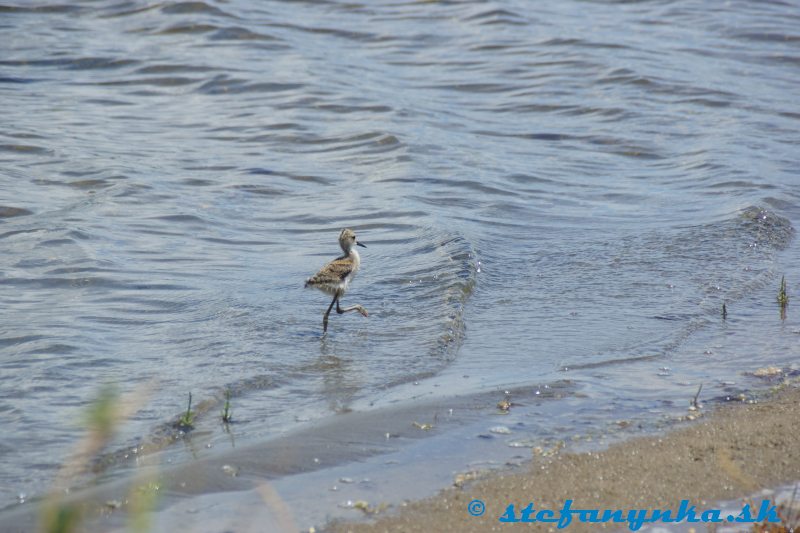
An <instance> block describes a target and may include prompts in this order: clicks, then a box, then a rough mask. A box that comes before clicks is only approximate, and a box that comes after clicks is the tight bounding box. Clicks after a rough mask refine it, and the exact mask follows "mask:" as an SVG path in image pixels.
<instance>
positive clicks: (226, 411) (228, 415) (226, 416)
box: [222, 389, 233, 424]
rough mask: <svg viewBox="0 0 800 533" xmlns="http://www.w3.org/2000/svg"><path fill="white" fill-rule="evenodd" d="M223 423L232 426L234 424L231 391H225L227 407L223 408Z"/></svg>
mask: <svg viewBox="0 0 800 533" xmlns="http://www.w3.org/2000/svg"><path fill="white" fill-rule="evenodd" d="M222 422H224V423H225V424H230V423H231V422H233V410H232V409H231V390H230V389H225V406H224V407H223V408H222Z"/></svg>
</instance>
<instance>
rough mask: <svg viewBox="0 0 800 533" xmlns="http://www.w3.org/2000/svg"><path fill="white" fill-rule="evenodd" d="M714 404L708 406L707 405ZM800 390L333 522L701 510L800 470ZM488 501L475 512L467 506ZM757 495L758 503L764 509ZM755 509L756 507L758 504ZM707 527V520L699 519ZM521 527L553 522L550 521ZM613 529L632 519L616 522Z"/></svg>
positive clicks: (371, 526) (477, 523) (440, 525)
mask: <svg viewBox="0 0 800 533" xmlns="http://www.w3.org/2000/svg"><path fill="white" fill-rule="evenodd" d="M705 411H708V409H705ZM798 422H800V390H798V389H797V388H794V387H792V388H790V389H787V390H784V391H782V392H780V393H778V394H776V395H775V396H774V397H773V398H770V399H769V400H767V401H761V402H760V403H756V404H746V405H743V404H736V405H725V406H722V407H720V408H718V409H716V410H715V411H713V412H706V413H705V416H703V417H702V418H701V419H700V420H698V421H697V422H694V423H692V424H690V425H689V426H687V427H683V428H679V429H676V430H674V431H671V432H669V433H667V434H666V435H661V436H652V437H642V438H636V439H633V440H629V441H625V442H622V443H619V444H616V445H613V446H611V447H609V448H608V449H607V450H605V451H600V452H592V453H566V452H562V453H561V454H557V455H554V456H550V457H542V456H539V457H534V458H533V461H532V463H531V464H530V466H529V467H528V468H527V469H526V471H524V472H515V473H510V474H508V473H507V474H503V475H495V476H490V477H487V478H485V479H481V480H477V481H474V482H472V483H470V484H466V485H465V486H463V487H462V488H455V487H453V488H448V489H446V490H444V491H442V492H441V493H440V494H439V495H437V496H436V497H433V498H430V499H427V500H423V501H419V502H412V503H408V504H407V505H403V506H401V508H400V510H399V511H396V512H391V511H390V512H388V513H387V514H385V515H379V517H378V518H377V519H376V520H375V521H373V522H371V523H352V522H334V523H332V524H330V525H329V526H328V527H326V528H325V530H326V531H328V530H330V531H334V532H351V531H352V532H354V533H358V532H364V533H366V532H383V531H404V532H405V531H426V532H427V531H460V532H461V531H495V530H500V529H505V528H508V527H512V528H513V527H514V525H510V526H509V525H507V524H503V523H500V522H499V521H498V518H499V517H500V516H501V515H502V514H503V513H504V512H505V510H506V507H507V506H508V504H509V503H514V504H515V505H516V509H517V513H518V514H517V516H519V510H520V509H522V508H523V507H524V506H526V505H527V504H528V503H529V502H533V504H534V508H535V509H536V510H539V509H552V510H554V511H556V516H558V510H559V509H561V508H562V506H563V504H564V501H565V500H567V499H571V500H573V501H574V503H573V505H572V508H573V509H600V510H603V509H611V510H616V509H621V510H623V512H625V513H627V510H629V509H674V510H677V509H678V507H679V503H680V501H681V500H690V504H691V505H695V506H696V507H697V514H698V516H699V515H700V513H701V512H702V511H704V510H706V509H713V508H715V502H719V501H721V500H732V499H735V498H740V497H746V496H748V495H752V494H753V493H754V492H755V491H757V490H759V489H762V488H772V487H776V486H777V485H780V484H784V483H788V482H794V481H797V480H800V438H798V436H800V433H798V427H800V426H799V425H798ZM473 499H480V500H482V501H483V502H485V505H486V507H485V509H486V511H485V514H483V515H482V516H481V517H473V516H471V515H470V514H469V513H468V512H467V506H468V504H469V503H470V502H471V501H472V500H473ZM758 503H759V502H756V505H755V507H754V510H755V511H757V510H758ZM754 514H755V513H754ZM697 526H698V527H699V530H704V529H705V527H706V526H705V525H704V524H697ZM516 527H523V528H525V529H526V531H527V530H528V528H535V529H536V530H546V529H553V530H555V527H554V525H553V524H541V523H536V524H517V525H516ZM599 527H601V526H600V525H599V524H580V523H577V520H573V522H572V524H571V525H570V526H569V531H596V530H597V529H598V528H599ZM606 527H607V528H608V529H609V530H619V529H625V528H626V524H611V525H608V526H606Z"/></svg>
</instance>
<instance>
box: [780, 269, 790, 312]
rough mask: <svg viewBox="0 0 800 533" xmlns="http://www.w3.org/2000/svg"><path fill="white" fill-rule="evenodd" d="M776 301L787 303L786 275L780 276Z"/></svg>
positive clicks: (782, 303) (783, 304)
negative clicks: (779, 286)
mask: <svg viewBox="0 0 800 533" xmlns="http://www.w3.org/2000/svg"><path fill="white" fill-rule="evenodd" d="M778 303H779V304H781V305H782V306H785V305H786V304H788V303H789V295H788V294H787V293H786V276H781V288H780V290H779V291H778Z"/></svg>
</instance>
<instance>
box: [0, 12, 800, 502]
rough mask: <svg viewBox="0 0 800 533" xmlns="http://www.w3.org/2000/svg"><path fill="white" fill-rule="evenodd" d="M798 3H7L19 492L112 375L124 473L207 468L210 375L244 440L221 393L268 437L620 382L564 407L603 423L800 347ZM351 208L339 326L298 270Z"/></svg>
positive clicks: (5, 284) (10, 378) (5, 238)
mask: <svg viewBox="0 0 800 533" xmlns="http://www.w3.org/2000/svg"><path fill="white" fill-rule="evenodd" d="M0 1H2V0H0ZM798 27H800V10H798V6H797V5H796V4H793V3H791V2H789V3H784V2H777V1H776V2H757V3H754V2H739V1H733V2H728V3H727V4H726V5H725V6H724V7H723V6H716V7H715V8H714V9H711V10H709V7H708V5H707V4H706V3H704V2H699V1H691V0H686V1H671V2H625V3H618V2H600V1H598V2H578V1H568V2H546V3H537V4H536V6H535V8H534V6H532V5H531V4H530V3H528V2H522V1H508V2H503V3H500V2H491V1H465V2H402V1H400V2H370V3H365V4H358V3H352V2H335V1H331V2H285V1H275V2H255V1H252V0H233V1H230V2H223V1H217V2H214V1H211V0H208V1H206V2H173V1H163V2H155V3H154V2H142V1H137V0H130V1H119V0H114V1H112V0H101V1H93V2H71V3H63V4H56V3H47V2H39V1H36V2H34V1H31V2H9V1H8V0H5V1H3V3H2V4H0V43H2V47H1V48H0V49H1V50H2V54H1V57H0V116H2V117H3V119H2V122H0V180H1V181H0V183H2V188H0V206H3V207H0V242H1V243H2V244H1V246H2V251H3V254H2V255H1V256H0V287H2V291H0V304H1V305H2V307H3V309H4V312H3V314H2V316H1V317H0V378H1V379H0V424H2V426H3V427H4V429H5V431H4V432H3V435H2V437H0V461H2V463H1V464H2V468H0V507H7V506H13V505H15V504H16V503H17V498H18V495H19V493H25V494H26V498H27V499H31V498H32V497H33V498H35V497H36V496H37V495H40V494H42V493H43V492H44V491H46V490H47V488H48V487H49V486H50V485H51V484H52V482H53V479H54V476H55V473H56V472H57V469H58V468H59V465H61V464H62V463H63V461H64V460H65V459H66V457H67V456H68V453H69V450H70V449H71V447H72V446H74V443H75V442H76V441H77V439H78V438H79V437H80V436H81V434H82V420H81V413H82V412H83V411H84V409H85V407H86V406H87V405H88V404H89V403H90V402H91V401H92V399H94V398H95V397H96V395H97V391H98V390H99V388H100V387H101V385H103V384H106V383H112V384H116V385H117V386H118V387H119V388H120V389H121V390H123V391H132V390H137V387H146V389H145V390H146V391H147V393H146V400H144V403H143V405H142V407H141V408H140V409H139V410H138V411H137V412H136V413H135V414H134V415H133V416H132V417H131V419H130V420H128V421H127V423H126V424H125V425H124V427H122V428H121V429H120V433H119V435H118V436H117V437H116V439H115V441H114V443H113V444H112V445H111V446H109V449H108V450H107V456H106V459H107V460H106V461H105V462H104V464H105V465H106V467H107V470H109V471H111V472H115V471H116V472H125V471H126V469H127V468H130V467H131V465H130V461H129V460H126V459H125V457H126V456H127V455H129V453H128V452H129V451H130V450H131V449H132V448H134V447H137V446H141V445H148V446H152V447H153V448H166V449H167V451H170V453H172V454H173V455H174V457H173V458H172V459H171V460H174V461H176V462H178V463H181V462H186V461H188V460H190V458H191V455H192V454H191V453H185V452H183V451H181V450H178V449H177V448H180V447H176V446H174V445H170V444H169V443H170V441H171V439H172V438H173V437H174V434H175V432H174V429H173V428H172V426H171V423H172V422H173V421H174V420H175V419H176V418H177V416H179V414H180V413H181V411H182V410H183V409H184V408H185V403H186V398H187V395H188V393H189V392H192V393H193V397H194V399H195V402H196V404H199V405H200V410H201V413H200V416H199V417H198V422H197V425H198V429H197V430H196V431H198V432H201V434H205V435H206V438H207V439H208V441H209V442H210V443H212V444H214V445H215V446H216V447H217V448H221V447H225V446H226V443H227V442H228V436H227V435H226V434H225V433H224V432H223V431H222V429H221V428H220V426H219V423H218V421H217V420H216V417H217V410H218V409H219V406H220V401H221V399H222V397H223V395H224V391H225V390H226V389H227V390H230V391H231V393H232V396H233V402H234V409H235V410H234V416H235V417H236V419H237V420H238V423H237V424H236V425H235V433H236V439H237V444H238V445H242V444H243V443H244V444H247V443H250V444H253V443H258V442H262V441H264V440H269V439H271V438H274V437H275V436H276V435H282V434H284V433H286V432H287V431H291V430H292V429H294V428H297V427H303V428H306V427H311V428H312V430H311V431H313V427H314V424H315V423H317V422H321V421H331V420H334V421H335V420H336V418H335V417H337V416H341V414H342V413H347V412H349V411H359V410H362V409H363V410H368V409H369V408H370V407H372V406H376V405H378V406H379V405H389V404H400V405H402V404H403V403H404V402H409V401H411V400H412V399H413V398H416V397H418V396H419V395H421V394H430V395H434V396H447V395H452V394H456V393H458V394H472V393H474V394H478V393H480V392H481V391H486V390H500V389H502V388H503V387H513V386H517V387H523V388H525V387H527V386H530V385H531V384H536V386H541V385H543V384H553V385H554V384H556V383H558V382H559V380H563V379H564V378H568V379H571V380H572V382H573V383H574V384H577V385H574V386H575V387H578V388H580V389H581V390H582V392H581V394H582V395H584V396H588V397H590V398H597V399H600V400H608V401H609V403H608V404H607V406H605V407H598V408H596V409H588V408H587V410H586V411H580V410H578V409H577V408H576V404H575V403H574V402H577V401H578V400H577V398H578V397H580V395H579V396H578V397H576V396H574V395H573V394H572V393H565V398H571V399H569V400H568V399H562V400H561V401H555V402H552V403H553V406H552V407H548V409H550V410H551V411H552V412H555V413H562V414H564V415H568V416H571V415H574V414H576V413H578V412H582V413H584V415H585V416H586V417H587V420H594V421H596V424H597V426H603V425H604V424H606V423H607V422H609V421H613V420H614V419H615V418H616V417H618V416H619V414H618V410H620V409H622V410H623V411H624V412H625V413H626V415H627V416H631V417H636V416H638V417H643V418H646V417H647V416H648V413H649V409H651V408H653V405H654V404H655V403H657V402H658V401H659V399H660V398H665V397H672V396H674V397H681V398H684V397H687V392H686V391H687V390H689V389H691V393H692V394H693V392H694V390H695V389H696V384H697V382H699V381H704V382H705V383H706V384H707V385H706V387H707V389H706V390H711V391H713V390H714V387H715V385H714V384H713V383H716V389H717V393H720V394H721V393H723V392H724V390H725V382H724V380H723V377H725V376H727V378H726V379H729V378H731V376H733V377H736V376H740V374H741V372H742V371H744V370H747V371H752V370H754V369H755V368H757V367H758V366H764V365H767V364H775V363H778V364H787V365H788V364H790V363H791V362H792V361H796V357H797V355H798V353H797V348H796V346H797V343H796V338H797V337H796V335H797V334H796V330H797V328H796V327H795V324H796V321H795V319H794V318H793V317H792V313H791V312H790V313H789V316H788V318H787V319H786V321H785V322H781V321H780V320H779V318H778V313H777V309H776V308H775V304H774V294H775V289H776V288H777V285H778V280H779V278H780V275H781V274H782V273H784V272H787V273H788V274H789V278H788V279H789V282H790V293H791V292H792V291H793V290H794V287H796V286H797V285H796V283H797V279H798V276H797V275H796V276H795V277H794V278H792V277H791V274H792V272H794V273H796V274H798V275H800V272H798V271H796V270H794V271H793V270H792V265H793V264H794V263H793V262H794V261H795V260H796V259H798V249H797V245H796V242H795V240H794V229H793V228H794V227H796V226H797V223H798V220H800V206H799V205H798V202H799V201H800V179H799V178H798V170H800V157H798V155H797V149H796V145H797V142H798V133H800V98H798V91H797V81H798V75H800V73H799V72H798V66H800V46H799V45H798V43H800V33H798V30H797V28H798ZM343 227H352V228H354V229H355V230H356V231H357V233H358V235H359V239H360V240H361V241H363V242H364V243H366V244H367V246H368V248H367V249H366V250H364V251H362V270H361V272H359V275H358V277H357V278H356V280H355V281H354V283H353V284H352V286H351V290H350V292H349V293H348V294H347V295H346V296H345V298H344V304H345V305H352V304H354V303H360V304H362V305H364V306H365V307H366V308H367V309H368V310H369V311H370V317H369V318H367V319H364V318H362V317H360V316H357V315H354V314H348V315H343V316H338V315H334V316H332V317H331V323H330V327H329V334H328V335H327V337H325V338H321V335H320V334H321V321H322V313H323V312H324V310H325V308H326V306H327V305H328V303H329V301H328V298H327V297H326V296H324V295H322V294H321V293H319V292H317V291H309V290H303V288H302V286H303V282H304V280H305V279H306V278H307V277H308V276H310V275H311V274H313V273H314V272H315V271H316V269H317V268H319V267H320V266H321V265H322V264H324V262H325V261H327V260H328V259H330V258H332V257H334V256H335V255H336V254H337V253H338V252H339V250H338V247H337V244H336V237H337V235H338V232H339V231H340V230H341V228H343ZM723 302H726V303H727V305H728V307H729V308H730V309H731V318H730V319H729V320H728V322H726V323H724V324H723V323H721V322H720V320H719V312H720V307H721V305H722V303H723ZM748 324H749V326H748ZM756 325H757V327H756ZM704 350H705V351H708V352H710V353H704ZM709 380H711V381H712V382H713V383H711V384H709ZM714 380H716V381H714ZM415 383H420V385H419V386H417V385H414V384H415ZM739 386H744V387H745V388H746V387H748V386H751V385H748V382H746V381H745V382H744V383H739ZM423 390H425V391H427V392H425V393H422V392H421V391H423ZM568 390H571V389H569V388H568ZM712 394H714V392H712ZM689 395H691V394H689ZM612 398H613V401H611V400H610V399H612ZM611 407H613V409H612V408H611ZM489 425H496V424H494V423H491V422H487V427H489ZM537 427H539V426H537ZM540 429H541V427H540ZM548 431H549V433H548V436H551V437H558V436H559V430H558V428H549V430H548ZM564 431H566V430H563V431H562V433H563V432H564ZM562 436H563V435H562Z"/></svg>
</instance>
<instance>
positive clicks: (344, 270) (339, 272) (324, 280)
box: [306, 258, 353, 285]
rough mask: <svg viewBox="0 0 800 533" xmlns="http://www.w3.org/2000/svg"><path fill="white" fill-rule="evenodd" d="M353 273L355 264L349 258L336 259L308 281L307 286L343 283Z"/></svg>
mask: <svg viewBox="0 0 800 533" xmlns="http://www.w3.org/2000/svg"><path fill="white" fill-rule="evenodd" d="M352 271H353V262H352V261H350V260H349V259H347V258H339V259H334V260H333V261H331V262H330V263H328V264H327V265H325V266H324V267H322V268H321V269H320V271H319V272H317V273H316V274H314V275H313V276H312V277H310V278H309V279H308V281H307V282H306V285H326V284H333V285H335V284H337V283H341V282H342V281H343V280H344V278H346V277H347V275H348V274H350V272H352Z"/></svg>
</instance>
